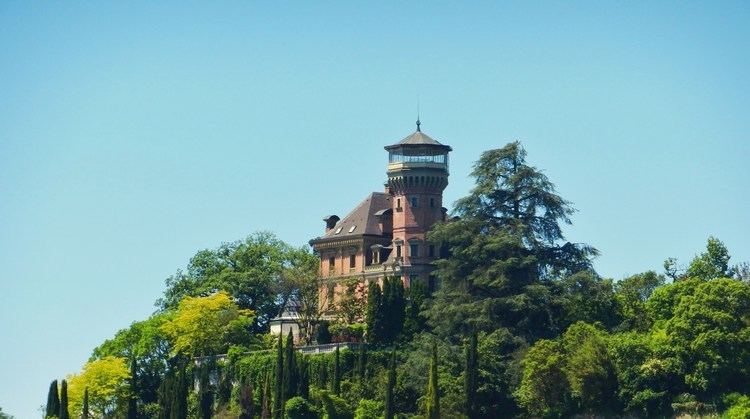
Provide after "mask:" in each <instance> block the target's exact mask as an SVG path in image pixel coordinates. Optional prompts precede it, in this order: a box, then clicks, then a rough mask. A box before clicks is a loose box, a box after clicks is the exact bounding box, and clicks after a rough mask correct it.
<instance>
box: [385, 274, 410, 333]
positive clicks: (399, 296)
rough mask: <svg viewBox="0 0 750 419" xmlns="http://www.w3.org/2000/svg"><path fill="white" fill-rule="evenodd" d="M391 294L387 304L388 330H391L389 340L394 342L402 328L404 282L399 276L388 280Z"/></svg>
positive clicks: (404, 304)
mask: <svg viewBox="0 0 750 419" xmlns="http://www.w3.org/2000/svg"><path fill="white" fill-rule="evenodd" d="M390 286H391V296H390V301H389V303H388V306H387V310H388V311H387V312H386V314H387V315H388V320H389V322H388V330H390V331H391V342H395V341H397V340H398V338H399V337H400V336H401V332H402V331H403V330H404V320H405V317H406V315H405V313H404V311H405V310H406V300H404V283H403V281H401V278H399V277H393V278H391V281H390Z"/></svg>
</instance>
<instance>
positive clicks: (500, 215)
mask: <svg viewBox="0 0 750 419" xmlns="http://www.w3.org/2000/svg"><path fill="white" fill-rule="evenodd" d="M525 157H526V152H525V151H524V150H523V148H522V147H521V145H520V143H518V142H515V143H510V144H508V145H506V146H505V147H503V148H501V149H497V150H490V151H486V152H484V153H483V154H482V156H481V158H480V159H479V161H478V162H477V163H476V164H475V165H474V170H473V172H472V176H473V177H474V178H475V186H474V188H473V189H472V191H471V193H470V194H469V196H467V197H464V198H462V199H460V200H459V201H458V202H457V204H456V208H455V210H454V212H455V213H456V215H458V216H459V217H460V218H459V219H458V220H454V221H451V222H448V223H443V224H438V225H436V226H435V227H434V228H433V230H432V231H431V233H430V234H429V235H428V238H429V240H430V241H431V242H434V243H439V244H441V245H442V246H443V247H444V248H446V249H447V250H448V253H449V254H450V255H451V256H450V257H448V258H444V259H439V260H438V261H437V262H436V264H437V267H438V269H437V275H438V276H439V277H440V279H441V289H440V290H439V291H438V292H437V293H436V295H435V298H434V302H433V304H432V306H431V308H430V310H429V319H430V323H431V325H432V326H433V328H434V330H435V331H436V332H437V333H439V334H440V335H441V336H444V337H447V338H450V339H453V340H454V341H455V340H457V338H458V337H460V336H465V335H466V334H468V333H469V332H470V331H471V330H472V329H473V328H477V330H480V331H481V330H485V331H491V330H494V329H496V328H498V327H507V328H510V329H513V330H516V331H517V333H519V334H524V335H526V336H527V337H528V338H529V339H531V340H534V339H537V338H539V337H543V336H550V335H552V336H554V335H556V334H557V333H559V332H558V330H559V329H558V328H559V327H560V325H559V324H556V320H555V316H551V315H550V314H554V313H553V311H552V310H551V308H550V300H551V298H550V296H551V294H552V293H551V291H550V289H549V287H548V283H547V282H544V281H542V280H544V279H553V278H559V277H565V276H567V275H569V274H573V273H576V272H579V271H582V270H588V269H590V268H591V260H590V258H591V256H594V255H596V253H597V252H596V250H595V249H593V248H591V247H590V246H586V245H582V244H573V243H570V242H565V243H563V240H564V237H563V234H562V228H561V226H560V224H561V223H567V224H569V223H570V218H569V216H570V215H571V214H572V213H573V209H572V207H571V206H570V204H569V203H568V202H567V201H565V200H564V199H563V198H561V197H560V196H559V195H557V194H556V193H555V191H554V186H553V185H552V183H551V182H550V181H549V180H548V179H547V177H546V176H545V175H543V174H542V173H541V172H540V171H539V170H537V169H536V168H534V167H532V166H529V165H528V164H526V161H525Z"/></svg>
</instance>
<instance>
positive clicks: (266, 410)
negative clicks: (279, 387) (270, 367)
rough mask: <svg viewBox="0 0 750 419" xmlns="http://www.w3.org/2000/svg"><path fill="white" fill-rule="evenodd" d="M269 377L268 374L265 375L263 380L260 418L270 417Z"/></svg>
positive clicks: (266, 418) (268, 418) (267, 418)
mask: <svg viewBox="0 0 750 419" xmlns="http://www.w3.org/2000/svg"><path fill="white" fill-rule="evenodd" d="M272 398H273V397H272V395H271V379H270V377H269V376H268V375H266V378H265V380H263V397H261V406H260V418H261V419H270V418H271V415H272V413H271V409H272V408H271V399H272Z"/></svg>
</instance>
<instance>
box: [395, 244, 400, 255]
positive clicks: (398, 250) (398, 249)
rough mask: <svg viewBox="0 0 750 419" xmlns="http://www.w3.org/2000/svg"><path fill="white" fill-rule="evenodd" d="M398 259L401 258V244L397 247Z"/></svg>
mask: <svg viewBox="0 0 750 419" xmlns="http://www.w3.org/2000/svg"><path fill="white" fill-rule="evenodd" d="M396 257H397V258H400V257H401V245H400V244H399V245H397V246H396Z"/></svg>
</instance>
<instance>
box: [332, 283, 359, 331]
mask: <svg viewBox="0 0 750 419" xmlns="http://www.w3.org/2000/svg"><path fill="white" fill-rule="evenodd" d="M339 283H340V284H341V285H343V286H344V292H342V293H339V294H338V298H337V299H335V306H336V315H337V317H338V322H339V323H342V324H353V323H356V322H357V321H360V320H361V319H362V317H363V316H364V315H365V310H364V309H365V307H366V304H365V301H364V292H365V291H366V288H365V287H366V285H365V282H364V281H363V280H361V279H359V278H356V277H352V278H346V279H342V280H340V281H339Z"/></svg>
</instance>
